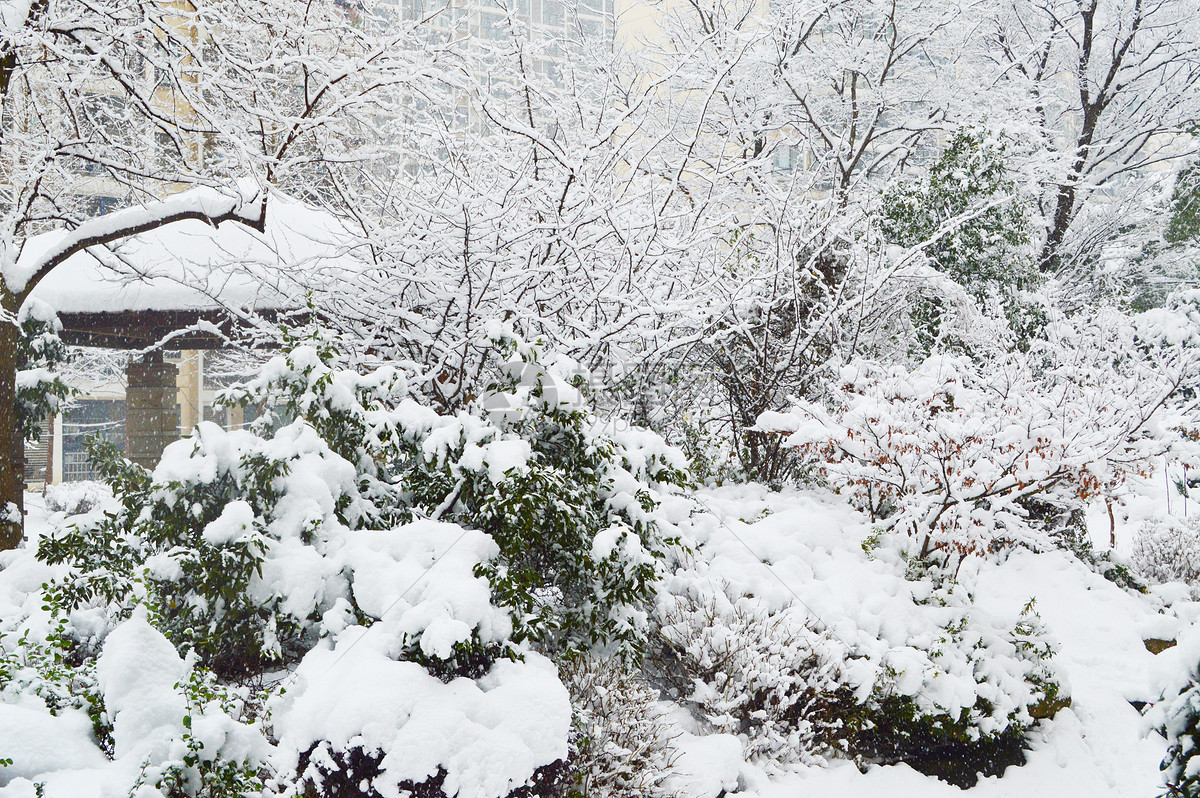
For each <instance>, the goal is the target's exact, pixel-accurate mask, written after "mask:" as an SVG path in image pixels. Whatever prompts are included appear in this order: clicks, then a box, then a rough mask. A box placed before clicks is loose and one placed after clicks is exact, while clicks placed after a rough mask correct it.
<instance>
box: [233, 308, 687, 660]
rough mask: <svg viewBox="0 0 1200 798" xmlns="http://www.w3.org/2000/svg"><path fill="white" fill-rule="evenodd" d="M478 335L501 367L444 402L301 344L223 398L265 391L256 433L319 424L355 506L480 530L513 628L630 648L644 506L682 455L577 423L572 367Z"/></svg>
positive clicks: (558, 645)
mask: <svg viewBox="0 0 1200 798" xmlns="http://www.w3.org/2000/svg"><path fill="white" fill-rule="evenodd" d="M490 334H492V335H493V344H492V345H493V346H495V347H498V349H499V351H500V353H501V354H503V355H504V356H505V357H506V358H507V361H506V364H505V369H504V371H503V373H502V374H501V375H500V377H499V379H498V380H497V381H496V382H495V383H492V384H490V385H489V386H487V389H486V390H482V387H481V389H480V390H479V393H480V394H481V398H480V401H478V402H476V403H474V404H473V405H472V407H471V408H469V409H467V410H461V411H458V412H457V413H455V414H453V415H445V414H442V413H439V412H438V411H436V410H435V409H433V408H432V407H430V406H429V405H427V404H424V403H422V402H421V401H419V400H418V399H416V398H404V397H403V391H402V388H401V387H400V385H401V381H400V380H399V377H397V376H396V373H395V372H394V371H392V370H390V369H387V368H385V369H381V370H379V371H377V372H375V373H374V374H373V375H370V376H368V377H360V376H357V375H355V374H353V373H352V372H346V371H342V370H336V369H333V368H331V367H330V366H329V365H328V363H327V362H326V359H327V358H326V355H327V354H328V353H325V354H322V351H321V349H320V348H318V347H313V346H302V347H298V348H297V349H295V350H293V351H292V352H291V353H290V354H288V355H286V356H281V357H277V358H274V359H272V361H270V362H269V363H268V364H266V366H265V367H264V368H263V370H262V374H261V375H260V377H258V378H257V379H256V380H254V381H252V382H251V383H249V384H248V385H247V386H246V387H244V388H241V389H234V390H231V391H230V392H228V394H227V400H228V401H239V402H250V401H255V402H267V403H271V402H273V403H274V404H275V405H276V407H277V408H278V409H277V410H275V411H271V412H270V413H268V414H267V416H266V418H267V421H265V422H264V425H263V427H262V428H261V430H260V431H263V432H264V433H265V431H266V429H267V428H268V427H269V426H271V425H272V423H281V422H282V421H285V420H288V419H291V418H302V419H304V420H306V421H308V422H309V423H311V424H312V425H313V426H314V427H315V428H316V429H318V430H327V434H329V435H331V436H333V437H334V439H335V441H336V442H337V445H336V446H334V447H333V448H334V449H335V451H337V452H338V453H339V454H341V455H342V456H343V457H345V458H346V459H348V460H350V461H351V462H353V463H355V464H356V465H357V468H358V471H359V474H360V477H361V478H362V479H361V480H360V485H359V487H360V491H361V493H362V494H363V495H364V496H366V497H368V498H369V499H370V500H371V507H370V508H369V517H371V518H375V519H379V518H384V519H387V520H389V521H408V520H411V519H414V518H430V519H433V520H446V521H453V522H455V523H458V524H460V525H461V526H463V527H465V528H468V529H479V530H483V531H484V532H486V533H487V534H489V535H490V536H491V537H492V538H493V539H494V540H495V542H496V544H497V545H498V547H499V554H498V556H497V557H496V558H495V560H491V561H488V562H485V563H482V564H481V565H480V567H481V569H483V571H484V572H486V575H487V577H488V579H489V580H490V581H491V584H492V587H493V590H494V591H495V596H496V600H497V603H498V604H499V605H501V606H506V607H509V608H511V609H512V611H513V613H514V621H515V629H514V635H515V637H516V639H523V638H525V637H529V638H531V639H534V640H536V641H537V642H538V644H539V645H540V646H542V647H544V648H545V650H547V651H558V650H579V649H586V648H589V647H592V646H606V645H612V646H615V647H616V648H619V649H621V650H622V651H624V652H625V653H627V654H629V655H632V656H636V655H637V654H638V652H640V650H641V648H642V640H643V638H644V634H645V629H646V612H645V606H646V605H647V604H648V603H649V599H650V597H651V595H652V589H653V583H654V581H655V579H656V575H657V570H656V569H657V563H658V562H659V560H660V559H661V557H662V556H663V552H664V550H665V547H666V545H667V542H668V538H669V537H670V535H671V532H670V523H669V522H668V521H667V520H666V516H665V514H664V513H663V512H660V511H659V509H658V507H659V504H660V503H661V502H662V501H663V500H664V498H665V496H667V495H668V494H670V493H671V492H672V491H674V490H675V489H677V488H678V487H679V486H681V485H683V484H684V483H685V481H686V476H685V474H684V469H685V461H684V458H683V456H682V454H681V453H679V452H678V451H677V450H675V449H673V448H671V447H669V446H667V445H666V443H665V442H664V441H663V440H662V439H661V438H659V437H658V436H657V435H654V434H652V433H649V432H645V431H639V430H636V429H634V430H627V431H623V432H619V433H615V434H613V435H609V434H606V433H605V432H604V431H602V430H599V429H595V428H593V426H592V424H591V423H590V422H589V417H588V414H587V413H586V411H585V409H584V402H583V398H584V396H583V393H582V391H583V390H584V386H583V384H582V381H581V380H578V379H576V380H575V381H574V382H573V383H572V382H571V381H568V380H567V379H566V378H564V377H562V376H559V375H558V374H557V373H555V372H556V371H558V370H559V369H557V368H548V367H547V366H546V365H544V364H543V363H542V362H540V361H541V360H543V359H544V360H546V361H547V362H548V363H551V364H552V365H554V359H553V358H551V357H547V356H545V355H544V353H542V352H541V351H540V350H539V349H538V348H537V347H533V346H527V345H525V344H523V343H522V342H520V341H519V340H516V339H515V337H514V336H512V335H511V333H504V332H503V331H500V330H498V329H497V330H493V331H491V333H490ZM566 365H567V366H569V367H570V370H572V371H577V370H578V367H577V366H576V365H574V364H569V363H568V364H566ZM323 434H326V433H323ZM364 475H365V476H364Z"/></svg>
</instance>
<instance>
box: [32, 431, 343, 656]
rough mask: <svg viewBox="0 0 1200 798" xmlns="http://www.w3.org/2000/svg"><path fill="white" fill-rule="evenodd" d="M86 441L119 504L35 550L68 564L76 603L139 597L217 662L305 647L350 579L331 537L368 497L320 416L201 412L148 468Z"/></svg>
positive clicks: (184, 641) (169, 630) (66, 587)
mask: <svg viewBox="0 0 1200 798" xmlns="http://www.w3.org/2000/svg"><path fill="white" fill-rule="evenodd" d="M92 454H93V462H96V463H97V464H98V467H99V469H100V470H101V473H102V474H103V475H104V476H105V478H106V480H107V481H108V482H109V484H110V486H111V487H112V488H113V491H114V493H115V494H116V496H117V498H118V499H119V500H120V502H121V509H120V510H119V511H117V512H115V513H108V514H105V516H104V517H103V519H100V520H95V519H94V518H92V517H88V516H84V517H82V518H81V519H80V520H78V521H77V522H76V523H75V524H74V525H71V526H67V527H66V528H65V529H62V530H59V531H58V532H57V533H55V534H52V535H50V536H48V537H46V538H44V539H43V540H42V541H41V543H40V545H39V550H38V556H39V557H40V558H41V559H43V560H45V561H46V562H49V563H60V562H65V563H68V564H70V565H72V566H73V568H74V572H73V574H72V575H71V576H70V577H69V578H68V579H67V580H66V581H64V582H63V583H62V585H61V589H62V592H63V595H64V597H65V599H66V602H67V606H68V608H72V609H73V608H75V607H78V606H80V605H82V604H85V603H88V602H91V601H93V600H94V599H100V600H102V601H104V602H107V603H116V604H118V605H119V606H120V607H125V608H127V607H129V606H131V604H132V602H134V601H137V600H144V601H145V602H146V603H148V605H149V606H150V607H151V608H152V609H153V610H154V611H155V613H156V618H155V623H156V625H157V626H158V627H159V628H160V629H161V630H162V631H163V632H164V633H165V634H166V635H167V637H169V638H170V639H171V640H172V641H173V642H174V643H175V644H176V645H177V646H179V647H180V648H181V650H182V649H192V650H194V651H195V652H196V653H197V654H198V655H199V656H200V657H201V660H202V662H203V663H204V664H205V665H206V666H207V667H210V668H212V669H213V670H214V671H216V672H217V673H220V674H222V675H235V674H242V673H247V672H252V671H255V670H257V669H259V668H261V667H262V666H263V665H265V664H267V663H271V662H278V661H283V660H288V659H294V658H296V657H297V656H298V655H299V654H301V653H303V650H304V649H305V648H306V647H307V645H309V644H310V643H311V641H309V642H305V641H304V638H305V636H306V635H308V634H310V633H312V632H313V631H314V630H315V621H316V619H317V618H319V614H320V613H321V612H324V611H325V610H326V609H328V607H329V606H330V605H331V604H332V602H333V600H334V599H335V598H336V597H337V596H338V595H339V594H340V593H341V592H343V588H342V587H340V584H339V580H338V571H339V569H338V567H337V565H336V563H334V562H333V561H330V560H328V559H326V558H325V557H324V556H323V555H324V553H325V551H326V547H327V544H328V542H329V540H330V539H331V536H332V535H334V534H335V533H336V532H337V531H338V530H339V529H342V528H343V527H344V526H345V525H346V524H347V523H350V522H351V521H352V519H356V518H357V517H358V515H359V511H360V508H361V505H362V502H361V501H360V499H359V497H358V495H357V492H356V480H355V470H354V467H353V466H352V465H351V464H350V463H348V462H346V461H345V460H344V459H342V458H340V457H338V456H337V455H336V454H334V453H333V452H331V451H330V450H329V448H328V446H326V445H325V443H324V441H322V440H321V438H320V437H319V436H318V435H317V434H316V432H315V430H313V428H312V427H309V426H308V425H307V424H305V423H304V422H302V421H299V422H295V423H293V424H290V425H288V426H286V427H284V428H282V429H281V430H279V431H278V433H277V434H276V435H275V437H273V438H272V439H270V440H264V439H262V438H259V437H257V436H255V435H254V434H252V433H250V432H247V431H235V432H226V431H224V430H222V429H221V428H220V427H218V426H216V425H215V424H211V423H202V424H200V425H199V426H198V427H197V428H196V431H195V433H194V434H193V437H192V438H191V439H187V440H183V441H179V442H176V443H174V444H171V445H170V446H168V447H167V449H166V451H164V453H163V460H162V462H161V463H160V464H159V466H158V468H157V469H156V470H155V471H154V473H153V475H151V474H150V473H149V472H147V471H145V470H144V469H140V468H139V467H137V466H135V465H133V464H131V463H128V462H127V461H123V460H121V459H120V457H119V456H118V455H117V453H116V452H115V451H114V450H112V447H105V446H103V445H94V446H93V448H92Z"/></svg>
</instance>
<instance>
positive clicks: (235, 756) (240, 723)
mask: <svg viewBox="0 0 1200 798" xmlns="http://www.w3.org/2000/svg"><path fill="white" fill-rule="evenodd" d="M96 679H97V683H98V685H99V688H100V691H101V694H102V696H103V700H104V707H105V714H106V717H107V718H109V719H111V723H112V740H113V749H112V755H113V756H114V757H115V758H117V759H118V760H120V759H126V760H128V761H132V762H135V763H137V764H138V765H139V769H138V773H139V775H138V777H137V780H136V782H135V783H134V785H133V786H132V787H131V788H130V791H129V793H130V794H131V795H133V794H142V790H143V785H145V786H147V787H153V788H154V789H156V790H159V791H160V793H161V794H163V795H165V796H167V798H185V796H186V797H187V798H242V797H243V796H249V795H251V794H256V793H258V792H259V791H261V789H262V784H263V780H262V775H261V774H260V773H259V771H260V769H261V768H262V767H263V766H264V765H265V763H266V760H267V758H268V757H269V755H270V746H269V744H268V743H267V741H266V739H265V737H264V736H263V735H262V734H261V733H260V732H259V731H258V730H256V729H255V728H254V727H253V726H252V725H250V723H249V722H250V721H252V720H253V716H252V714H251V713H252V711H253V709H254V705H255V704H254V702H247V700H246V699H247V697H248V695H247V691H246V690H245V689H242V690H240V691H237V692H234V691H231V690H230V689H228V688H226V687H223V686H222V685H221V684H219V683H218V682H217V681H216V680H215V679H214V678H213V676H212V674H211V673H209V672H207V671H205V670H203V669H201V668H197V667H195V665H194V662H193V661H192V660H191V659H188V660H185V659H183V658H181V657H180V656H179V654H178V653H177V652H176V651H175V649H174V647H173V646H172V645H171V643H170V641H168V640H167V639H166V638H165V637H163V635H162V633H160V632H159V631H158V630H156V629H155V628H154V627H153V626H151V625H150V623H149V622H148V620H147V616H146V613H145V611H144V610H138V611H137V612H135V613H134V615H133V617H131V618H130V619H129V620H127V621H124V622H123V623H121V624H120V625H118V626H117V627H116V628H115V629H113V630H112V632H111V633H110V634H109V635H108V637H107V638H106V640H105V642H104V648H103V650H102V651H101V653H100V656H99V658H98V660H97V661H96Z"/></svg>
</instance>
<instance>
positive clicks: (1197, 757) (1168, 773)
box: [1146, 626, 1200, 798]
mask: <svg viewBox="0 0 1200 798" xmlns="http://www.w3.org/2000/svg"><path fill="white" fill-rule="evenodd" d="M1161 656H1163V657H1164V658H1165V659H1166V663H1165V664H1169V666H1173V667H1168V668H1167V669H1164V670H1163V671H1161V677H1160V678H1161V680H1162V681H1161V682H1160V684H1159V687H1160V689H1161V691H1162V695H1161V698H1160V699H1159V700H1158V701H1156V702H1155V703H1153V704H1152V705H1151V706H1150V707H1149V708H1147V709H1146V722H1147V724H1148V726H1149V727H1150V728H1155V729H1158V730H1159V731H1160V732H1162V734H1163V735H1164V736H1165V737H1166V738H1167V746H1168V747H1167V755H1166V757H1165V758H1164V759H1163V760H1162V762H1161V764H1160V768H1161V770H1162V778H1163V783H1164V784H1165V785H1166V788H1167V791H1166V793H1165V796H1170V798H1195V796H1197V795H1200V664H1198V663H1200V635H1198V634H1197V628H1196V627H1195V626H1193V627H1191V628H1190V629H1188V630H1185V631H1184V632H1183V633H1182V634H1181V635H1180V636H1179V639H1178V645H1177V646H1176V647H1174V648H1172V649H1170V656H1169V657H1168V655H1167V654H1166V653H1164V654H1163V655H1161Z"/></svg>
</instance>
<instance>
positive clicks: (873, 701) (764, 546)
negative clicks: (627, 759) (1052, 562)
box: [649, 487, 1068, 784]
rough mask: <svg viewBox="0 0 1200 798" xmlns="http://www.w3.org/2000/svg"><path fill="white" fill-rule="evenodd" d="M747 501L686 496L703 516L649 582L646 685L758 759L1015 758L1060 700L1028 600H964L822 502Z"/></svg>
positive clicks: (937, 764) (881, 537)
mask: <svg viewBox="0 0 1200 798" xmlns="http://www.w3.org/2000/svg"><path fill="white" fill-rule="evenodd" d="M765 496H769V497H772V498H768V499H767V500H766V502H765V503H764V502H763V501H762V500H761V499H760V498H759V497H758V495H756V494H755V491H754V490H753V489H748V488H746V487H739V488H725V489H720V490H716V491H712V492H707V493H702V494H701V495H700V496H699V499H700V502H701V503H702V504H704V505H707V506H709V507H710V508H711V511H712V515H709V514H707V513H706V514H697V515H695V516H693V518H692V519H691V522H690V524H689V525H687V535H688V537H689V538H691V539H692V540H693V541H694V544H693V546H692V551H693V554H692V555H691V556H689V557H686V558H684V560H683V561H682V562H680V563H678V565H677V566H676V568H675V569H674V570H673V572H672V574H671V575H670V576H669V577H668V578H667V579H666V580H664V582H663V587H662V590H661V595H660V598H659V600H658V603H657V606H656V613H655V623H656V629H655V637H654V638H653V640H654V642H655V645H654V646H652V648H651V658H650V660H649V667H650V673H651V678H652V680H654V682H655V683H656V684H661V685H663V686H664V687H666V688H668V690H669V692H671V693H673V695H674V697H675V698H676V700H678V701H681V702H682V703H683V704H684V705H685V706H686V707H688V708H689V709H690V710H691V711H692V714H693V715H695V716H696V717H697V719H698V720H699V721H700V724H701V727H702V728H707V729H711V730H721V731H724V732H726V733H729V734H733V735H736V736H737V737H738V738H739V739H740V740H741V742H742V746H743V748H744V750H745V751H746V753H747V755H748V756H751V757H752V758H754V759H756V760H757V762H758V764H760V765H761V766H763V767H765V768H767V769H774V768H787V767H790V766H792V765H793V764H794V763H797V762H802V763H803V762H819V761H821V760H823V759H828V758H830V757H845V758H849V759H852V760H855V761H859V762H885V763H893V762H900V761H902V762H906V763H908V764H910V765H912V766H913V767H914V768H917V769H918V770H921V771H922V772H928V773H935V774H936V775H938V776H939V777H941V778H945V779H947V780H951V781H953V782H954V783H960V784H970V783H973V782H974V781H975V779H976V774H977V772H979V771H983V772H985V773H999V772H1001V771H1002V770H1003V768H1004V767H1006V766H1007V765H1009V764H1014V763H1017V762H1020V761H1021V748H1022V745H1023V740H1024V733H1025V732H1026V731H1028V730H1029V729H1030V728H1031V727H1032V726H1033V724H1034V723H1035V722H1036V721H1037V720H1038V719H1040V718H1044V717H1050V716H1051V715H1053V714H1054V713H1055V712H1056V711H1057V710H1058V709H1060V708H1062V707H1063V706H1065V705H1066V704H1067V703H1068V698H1067V688H1066V685H1065V683H1064V680H1063V677H1062V674H1061V672H1060V670H1059V669H1058V667H1057V665H1056V663H1055V660H1054V643H1053V641H1052V639H1051V638H1050V637H1049V635H1048V634H1047V632H1046V630H1045V629H1044V628H1043V627H1042V624H1041V622H1040V620H1039V619H1038V617H1037V614H1036V611H1035V608H1034V607H1033V606H1032V605H1030V606H1028V607H1026V608H1025V610H1024V611H1023V612H1020V613H1017V612H1013V613H1012V614H1007V613H1006V614H996V613H994V612H989V611H986V610H984V609H982V608H981V607H980V606H979V605H978V604H977V602H976V600H975V597H974V596H973V595H972V594H971V592H970V590H969V589H968V587H967V586H965V585H964V584H963V583H960V582H959V581H958V579H956V577H955V575H954V574H953V573H952V572H951V571H949V570H948V569H946V568H945V567H943V566H942V565H941V564H940V562H936V561H931V560H920V559H918V558H915V557H910V556H905V555H904V554H902V552H901V551H900V548H899V546H898V545H897V542H896V541H895V540H894V539H892V538H890V537H889V535H888V534H887V533H883V532H881V531H880V530H879V529H878V528H875V529H874V532H873V533H872V527H871V526H870V525H869V524H868V523H866V521H865V519H864V518H862V516H860V515H858V514H856V513H853V512H851V511H850V510H849V509H848V508H846V507H845V506H844V505H843V504H841V503H840V502H836V501H834V500H832V499H831V498H829V497H827V496H823V495H821V494H813V493H809V492H804V493H797V494H795V495H793V496H788V495H786V494H785V495H781V496H779V497H778V498H774V497H775V496H776V494H765ZM764 509H775V512H768V513H765V514H764V513H763V510H764ZM731 512H732V514H731ZM743 519H744V520H743ZM948 761H952V762H957V763H958V764H957V765H954V766H953V767H946V764H947V762H948Z"/></svg>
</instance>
